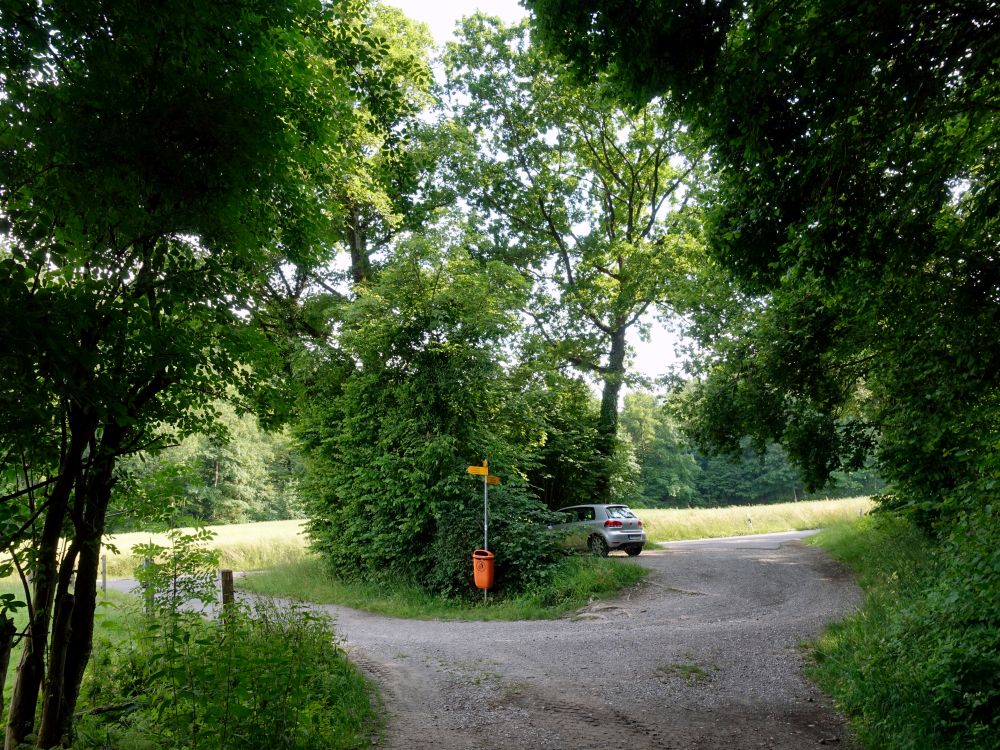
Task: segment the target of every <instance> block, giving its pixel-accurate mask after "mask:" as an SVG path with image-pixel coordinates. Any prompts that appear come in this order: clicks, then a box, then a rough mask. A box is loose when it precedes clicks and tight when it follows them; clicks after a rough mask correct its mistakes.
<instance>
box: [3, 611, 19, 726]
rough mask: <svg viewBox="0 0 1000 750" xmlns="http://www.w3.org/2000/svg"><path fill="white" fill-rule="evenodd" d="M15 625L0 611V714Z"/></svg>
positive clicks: (15, 630)
mask: <svg viewBox="0 0 1000 750" xmlns="http://www.w3.org/2000/svg"><path fill="white" fill-rule="evenodd" d="M16 635H17V627H16V626H15V625H14V621H13V620H12V619H11V618H10V617H8V616H7V613H6V612H2V613H0V715H2V714H3V691H4V688H5V687H6V686H7V668H8V667H9V666H10V652H11V650H12V649H13V648H14V637H15V636H16Z"/></svg>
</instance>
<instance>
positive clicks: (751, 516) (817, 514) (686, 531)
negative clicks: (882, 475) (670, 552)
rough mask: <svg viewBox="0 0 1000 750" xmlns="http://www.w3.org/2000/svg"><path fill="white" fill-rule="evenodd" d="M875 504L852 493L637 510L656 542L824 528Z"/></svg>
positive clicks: (852, 516)
mask: <svg viewBox="0 0 1000 750" xmlns="http://www.w3.org/2000/svg"><path fill="white" fill-rule="evenodd" d="M873 507H874V503H873V502H872V500H871V498H868V497H849V498H843V499H839V500H803V501H801V502H797V503H778V504H776V505H735V506H730V507H727V508H666V509H664V508H647V509H643V508H637V509H636V511H635V512H636V515H638V516H639V518H641V519H642V523H643V527H644V528H645V529H646V536H647V537H648V538H649V541H650V543H655V542H676V541H682V540H684V539H709V538H715V537H724V536H742V535H744V534H768V533H773V532H776V531H803V530H805V529H821V528H826V527H827V526H831V525H833V524H836V523H840V522H843V521H849V520H851V519H853V518H857V517H858V516H863V515H867V513H868V512H869V511H870V510H871V509H872V508H873Z"/></svg>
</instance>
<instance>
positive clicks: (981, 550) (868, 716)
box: [810, 514, 1000, 750]
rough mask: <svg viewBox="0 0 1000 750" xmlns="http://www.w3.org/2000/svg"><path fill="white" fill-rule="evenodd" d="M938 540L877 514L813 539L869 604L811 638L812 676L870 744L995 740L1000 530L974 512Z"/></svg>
mask: <svg viewBox="0 0 1000 750" xmlns="http://www.w3.org/2000/svg"><path fill="white" fill-rule="evenodd" d="M958 533H959V534H960V537H959V538H951V539H948V540H945V541H944V542H941V543H938V542H935V541H934V540H933V539H931V538H930V537H928V536H927V535H926V534H925V533H923V532H921V531H920V530H919V529H918V528H917V527H916V526H915V525H914V524H913V523H912V522H909V521H907V520H905V519H900V518H897V517H893V516H889V515H885V514H877V515H875V516H872V517H869V518H864V519H855V520H854V521H853V522H851V523H844V524H840V525H836V526H832V527H830V528H828V529H825V530H824V531H823V532H822V533H821V534H819V535H818V536H816V537H813V538H812V539H811V540H810V542H811V543H812V544H816V545H818V546H820V547H823V548H824V549H825V550H827V551H828V552H829V553H830V554H831V555H833V556H834V557H835V558H837V559H839V560H841V561H843V562H844V563H846V564H847V565H848V566H850V567H851V568H852V570H854V571H855V573H856V574H857V576H858V581H859V582H860V584H861V586H862V588H864V590H865V602H864V605H863V606H862V608H861V610H860V611H859V612H857V613H856V614H854V615H852V616H850V617H848V618H847V619H846V620H844V621H843V622H840V623H836V624H834V625H832V626H830V627H829V628H827V630H826V632H825V633H824V634H823V635H822V636H821V637H820V638H819V639H818V640H817V641H816V643H815V644H814V645H813V659H814V665H813V667H812V668H811V670H810V675H811V676H812V677H813V679H815V680H816V681H817V682H818V683H819V684H820V686H821V687H822V688H823V690H824V691H825V692H827V693H828V694H829V695H831V696H832V697H833V698H834V700H835V701H836V703H837V706H838V707H839V708H840V709H841V710H843V711H844V712H845V713H846V714H847V715H848V717H849V718H850V720H851V724H852V725H853V727H854V729H855V731H856V732H857V734H858V737H859V738H860V739H861V741H862V742H863V744H864V746H865V747H870V748H890V747H891V748H912V749H913V750H944V749H946V748H953V749H954V750H996V748H997V747H1000V688H998V686H997V682H996V676H997V675H998V674H1000V652H998V651H997V649H996V639H997V634H996V629H997V623H1000V601H998V599H997V597H995V596H994V597H986V598H984V597H983V595H982V594H983V592H984V591H989V590H991V589H992V590H995V589H996V586H997V579H998V577H1000V544H998V542H1000V538H998V535H997V534H996V533H995V531H994V530H993V529H992V528H990V526H989V525H985V526H984V525H981V524H977V523H974V522H973V520H972V519H971V518H970V519H969V521H968V522H966V523H964V524H963V525H962V527H961V530H960V531H959V532H958Z"/></svg>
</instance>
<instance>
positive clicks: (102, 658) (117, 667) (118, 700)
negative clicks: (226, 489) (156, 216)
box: [75, 529, 374, 749]
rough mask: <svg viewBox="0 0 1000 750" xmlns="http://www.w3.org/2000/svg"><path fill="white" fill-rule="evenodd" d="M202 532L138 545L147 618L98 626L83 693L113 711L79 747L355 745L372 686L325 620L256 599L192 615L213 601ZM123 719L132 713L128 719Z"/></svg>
mask: <svg viewBox="0 0 1000 750" xmlns="http://www.w3.org/2000/svg"><path fill="white" fill-rule="evenodd" d="M212 537H213V535H212V534H211V532H208V531H206V530H204V529H202V530H197V531H195V532H192V533H183V532H180V531H174V532H169V533H168V538H169V540H170V545H169V546H161V545H154V544H148V545H140V546H137V547H136V548H135V549H134V551H135V552H136V553H137V554H140V555H143V556H145V557H147V558H149V560H150V561H149V562H148V563H146V564H144V565H142V566H141V567H140V568H139V569H138V570H137V571H136V577H137V578H138V580H139V582H140V584H141V585H142V587H143V589H144V591H145V596H144V611H143V612H142V613H141V614H140V613H139V612H137V611H131V612H126V616H125V617H124V618H121V617H119V618H112V619H104V618H102V619H101V622H102V623H103V624H105V625H106V626H107V629H108V635H109V637H110V638H109V640H106V641H101V642H99V645H98V648H97V656H96V658H95V659H94V661H93V663H92V665H91V668H90V670H89V671H88V673H87V676H86V682H85V684H84V686H83V692H82V698H83V700H84V701H87V702H89V703H91V704H92V705H95V706H108V705H111V706H116V707H118V710H116V711H112V712H111V714H110V715H111V717H112V718H111V719H110V720H109V718H108V715H102V714H97V715H94V716H92V717H88V718H87V720H85V721H84V722H82V723H81V725H80V726H79V729H78V733H79V734H78V739H77V743H76V745H75V746H77V747H80V748H89V747H95V748H96V747H105V746H107V744H113V745H114V746H120V745H124V746H128V745H130V744H137V745H140V746H141V745H146V744H152V746H154V747H157V748H164V749H166V748H178V749H180V748H195V747H203V748H220V749H221V748H244V747H247V746H250V747H288V748H315V747H333V748H356V747H364V746H367V744H368V742H367V740H368V738H369V737H370V736H371V730H372V728H373V724H374V714H373V705H372V701H371V698H372V693H371V688H370V686H369V685H368V684H367V682H366V681H365V680H364V679H363V678H362V677H361V676H360V675H359V674H358V673H357V672H356V671H355V670H354V668H353V667H352V665H351V664H350V663H349V662H348V661H347V659H346V658H345V656H344V654H343V652H342V651H341V650H340V649H339V648H338V647H337V646H336V645H335V642H334V635H333V629H332V624H331V622H330V621H329V619H328V618H326V617H325V616H322V615H317V614H315V613H313V612H310V611H309V610H307V609H304V608H301V607H295V606H288V605H282V606H281V607H278V606H277V605H275V604H272V603H268V602H265V601H258V602H255V603H254V605H253V607H252V608H242V607H236V606H227V607H226V610H225V613H224V616H223V618H222V619H221V620H211V619H206V618H205V616H204V613H203V612H202V611H195V610H193V609H192V603H193V601H194V600H199V601H201V602H202V603H203V604H212V603H214V602H215V600H216V577H217V575H218V571H217V567H218V555H217V553H216V552H214V551H213V550H211V549H208V548H207V546H206V545H207V544H208V543H209V542H211V540H212ZM123 712H124V713H123Z"/></svg>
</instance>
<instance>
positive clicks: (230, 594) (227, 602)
mask: <svg viewBox="0 0 1000 750" xmlns="http://www.w3.org/2000/svg"><path fill="white" fill-rule="evenodd" d="M219 574H220V576H221V577H222V619H223V621H224V620H225V619H226V611H227V610H229V609H232V606H233V604H234V603H235V602H236V595H235V592H234V589H233V571H231V570H227V569H225V568H223V569H222V570H220V571H219Z"/></svg>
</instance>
